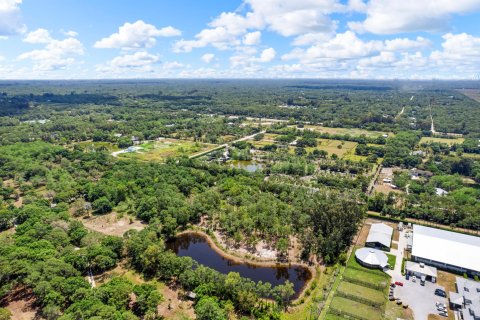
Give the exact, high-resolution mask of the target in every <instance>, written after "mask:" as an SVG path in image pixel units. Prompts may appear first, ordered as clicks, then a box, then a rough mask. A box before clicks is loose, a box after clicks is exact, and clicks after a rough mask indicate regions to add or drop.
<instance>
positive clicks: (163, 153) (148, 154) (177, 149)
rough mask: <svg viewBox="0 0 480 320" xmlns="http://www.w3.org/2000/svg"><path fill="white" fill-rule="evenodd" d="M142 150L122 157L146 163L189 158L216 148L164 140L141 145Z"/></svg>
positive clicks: (208, 145) (123, 154)
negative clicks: (183, 157)
mask: <svg viewBox="0 0 480 320" xmlns="http://www.w3.org/2000/svg"><path fill="white" fill-rule="evenodd" d="M139 147H141V148H142V149H140V150H139V151H137V152H132V153H122V154H120V157H125V158H136V159H139V160H144V161H165V159H166V158H168V157H174V156H189V155H192V154H194V153H199V152H201V151H205V150H207V149H209V148H212V147H215V145H212V144H205V143H198V142H192V141H186V140H177V139H163V140H159V141H154V142H147V143H144V144H142V145H140V146H139Z"/></svg>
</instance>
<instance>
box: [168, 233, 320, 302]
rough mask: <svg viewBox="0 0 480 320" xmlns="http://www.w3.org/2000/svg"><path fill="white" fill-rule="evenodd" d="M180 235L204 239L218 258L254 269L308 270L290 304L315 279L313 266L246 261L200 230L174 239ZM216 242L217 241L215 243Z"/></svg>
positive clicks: (300, 295)
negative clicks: (282, 268) (283, 268)
mask: <svg viewBox="0 0 480 320" xmlns="http://www.w3.org/2000/svg"><path fill="white" fill-rule="evenodd" d="M182 235H195V236H200V237H202V238H204V239H205V240H206V242H207V244H208V245H209V246H210V248H212V249H213V250H214V251H215V252H216V253H218V254H219V255H220V256H222V257H223V258H225V259H227V260H230V261H232V262H234V263H241V264H247V265H251V266H254V267H270V268H275V267H287V268H288V267H300V268H303V269H305V270H308V272H309V273H310V277H309V279H308V280H306V281H305V284H304V285H303V287H302V288H301V289H300V290H299V292H298V294H297V293H296V294H295V299H293V300H292V301H291V302H292V303H295V302H297V301H299V300H300V299H302V298H303V296H304V294H305V291H306V290H307V288H309V287H310V285H311V283H312V282H313V281H314V279H315V278H316V275H317V274H316V273H317V270H316V269H315V268H314V267H313V266H308V265H306V264H304V263H298V262H292V263H282V262H278V261H275V260H265V261H255V260H252V259H248V258H246V257H239V256H237V255H235V254H233V253H231V252H229V251H228V250H227V249H225V248H223V247H222V246H221V245H220V244H219V243H218V242H217V241H218V240H217V239H213V237H214V236H211V235H209V234H207V233H206V232H204V231H202V230H192V229H189V230H184V231H181V232H179V233H178V234H177V235H176V237H179V236H182ZM215 240H217V241H215Z"/></svg>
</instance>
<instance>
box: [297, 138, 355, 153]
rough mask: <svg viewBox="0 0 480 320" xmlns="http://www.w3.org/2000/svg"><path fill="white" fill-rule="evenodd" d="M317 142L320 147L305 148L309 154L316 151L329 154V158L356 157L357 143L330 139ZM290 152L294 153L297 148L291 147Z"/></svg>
mask: <svg viewBox="0 0 480 320" xmlns="http://www.w3.org/2000/svg"><path fill="white" fill-rule="evenodd" d="M317 141H318V145H317V146H316V147H309V148H305V150H307V152H312V151H313V150H315V149H317V150H324V151H327V152H328V155H329V156H331V155H332V154H336V155H337V156H338V157H339V158H343V157H344V156H345V155H347V154H348V155H350V154H352V155H355V151H354V150H355V148H356V146H357V143H356V142H351V141H341V140H330V139H317ZM290 152H291V153H294V152H295V148H294V147H290Z"/></svg>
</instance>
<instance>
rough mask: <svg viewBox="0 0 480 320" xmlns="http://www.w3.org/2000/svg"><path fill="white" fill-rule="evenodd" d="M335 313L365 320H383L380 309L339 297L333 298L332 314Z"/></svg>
mask: <svg viewBox="0 0 480 320" xmlns="http://www.w3.org/2000/svg"><path fill="white" fill-rule="evenodd" d="M335 311H338V312H341V313H346V314H347V315H348V314H351V315H356V316H358V317H361V318H362V319H365V320H367V319H368V320H382V315H383V313H382V312H381V311H380V310H379V309H376V308H374V307H370V306H367V305H366V304H363V303H359V302H356V301H353V300H350V299H346V298H342V297H337V296H336V297H334V298H333V300H332V304H331V305H330V312H331V313H335Z"/></svg>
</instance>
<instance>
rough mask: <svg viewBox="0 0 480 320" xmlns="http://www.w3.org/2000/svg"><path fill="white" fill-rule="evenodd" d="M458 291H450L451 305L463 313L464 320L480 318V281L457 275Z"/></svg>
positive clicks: (477, 319)
mask: <svg viewBox="0 0 480 320" xmlns="http://www.w3.org/2000/svg"><path fill="white" fill-rule="evenodd" d="M455 284H456V287H457V291H458V292H450V293H449V296H450V298H449V302H450V306H451V307H452V308H454V309H457V310H459V311H460V312H461V313H462V317H463V319H464V320H479V319H480V283H479V282H477V281H472V280H470V279H464V278H461V277H456V282H455Z"/></svg>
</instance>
